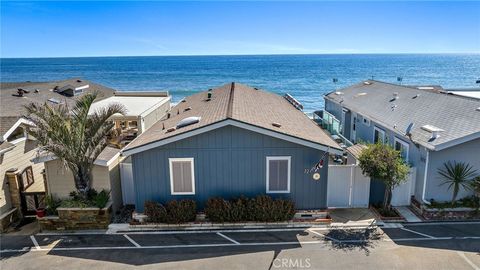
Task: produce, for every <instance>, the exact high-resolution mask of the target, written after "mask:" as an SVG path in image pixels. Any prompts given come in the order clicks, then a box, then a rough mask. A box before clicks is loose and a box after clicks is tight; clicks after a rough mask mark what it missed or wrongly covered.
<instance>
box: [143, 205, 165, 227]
mask: <svg viewBox="0 0 480 270" xmlns="http://www.w3.org/2000/svg"><path fill="white" fill-rule="evenodd" d="M144 214H145V215H147V216H148V221H150V222H154V223H163V222H166V220H167V210H166V209H165V207H164V206H163V205H162V204H160V203H157V202H154V201H145V204H144Z"/></svg>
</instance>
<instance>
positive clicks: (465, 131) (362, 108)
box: [325, 80, 480, 150]
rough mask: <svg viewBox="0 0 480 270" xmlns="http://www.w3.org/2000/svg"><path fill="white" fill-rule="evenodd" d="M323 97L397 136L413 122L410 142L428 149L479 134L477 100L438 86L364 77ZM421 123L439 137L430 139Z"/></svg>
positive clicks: (429, 134) (479, 121) (479, 124)
mask: <svg viewBox="0 0 480 270" xmlns="http://www.w3.org/2000/svg"><path fill="white" fill-rule="evenodd" d="M419 88H420V89H419ZM325 98H326V99H328V100H332V101H334V102H336V103H339V104H342V106H343V107H345V108H347V109H350V110H352V111H355V112H357V113H359V114H360V115H363V116H365V117H367V118H369V119H371V120H373V121H374V122H376V123H379V124H380V125H383V126H384V127H385V128H388V129H391V130H395V131H396V132H397V133H399V134H401V135H405V132H406V129H407V127H408V126H409V124H410V123H413V124H414V127H413V129H412V131H411V134H412V139H413V141H415V142H417V143H420V144H422V145H424V146H426V147H427V148H430V149H437V150H438V149H442V148H445V147H448V145H451V144H452V143H456V142H461V141H462V140H465V139H473V138H476V137H480V109H479V108H480V100H478V99H473V98H468V97H462V96H456V95H449V94H447V93H446V92H445V91H442V90H440V89H438V87H435V88H434V89H430V88H428V89H424V88H422V87H418V86H415V87H413V86H401V85H395V84H390V83H384V82H379V81H373V80H367V81H365V82H361V83H358V84H355V85H352V86H350V87H347V88H344V89H340V90H336V91H335V92H331V93H329V94H327V95H326V97H325ZM425 126H432V127H435V128H437V129H436V130H441V131H438V132H437V131H435V132H436V134H435V135H439V136H438V137H437V138H435V139H432V131H428V129H426V128H422V127H425Z"/></svg>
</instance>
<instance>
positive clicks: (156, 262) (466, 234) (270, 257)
mask: <svg viewBox="0 0 480 270" xmlns="http://www.w3.org/2000/svg"><path fill="white" fill-rule="evenodd" d="M0 240H1V243H0V245H1V257H2V259H1V262H2V269H36V267H38V265H39V263H41V264H42V265H43V266H45V267H47V269H64V267H65V263H68V265H69V266H71V267H74V268H72V269H83V268H91V269H105V268H109V269H138V268H142V267H145V268H149V267H152V266H156V267H161V268H166V269H169V268H172V269H178V268H182V269H212V268H215V269H230V268H233V269H344V268H346V267H349V268H351V267H352V266H355V268H356V269H371V268H373V267H380V268H381V269H404V268H411V269H425V268H434V269H480V268H479V267H480V253H479V252H480V223H479V222H470V223H443V224H415V225H404V226H402V225H398V226H391V227H389V228H382V229H380V228H356V229H353V228H338V229H331V228H330V229H327V228H312V229H307V230H305V229H293V228H292V229H273V230H263V229H259V230H218V231H197V232H193V231H184V232H165V231H163V232H162V231H159V232H126V233H118V234H102V233H90V234H37V235H15V236H10V235H2V236H1V239H0ZM219 267H220V268H219Z"/></svg>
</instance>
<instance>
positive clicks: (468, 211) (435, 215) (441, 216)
mask: <svg viewBox="0 0 480 270" xmlns="http://www.w3.org/2000/svg"><path fill="white" fill-rule="evenodd" d="M411 208H412V210H414V211H415V212H416V213H417V214H419V215H420V216H422V217H423V218H424V219H425V220H462V219H478V218H480V213H479V212H477V211H476V210H475V209H474V208H467V207H462V208H460V207H459V208H443V209H438V208H427V207H425V206H424V205H422V204H418V203H412V204H411Z"/></svg>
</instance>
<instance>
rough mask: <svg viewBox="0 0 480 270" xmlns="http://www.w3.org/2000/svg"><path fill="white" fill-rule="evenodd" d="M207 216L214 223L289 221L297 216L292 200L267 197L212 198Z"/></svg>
mask: <svg viewBox="0 0 480 270" xmlns="http://www.w3.org/2000/svg"><path fill="white" fill-rule="evenodd" d="M205 214H206V217H207V218H208V219H209V220H210V221H212V222H239V221H260V222H274V221H287V220H291V219H292V218H293V216H294V215H295V205H294V203H293V201H291V200H288V199H276V200H273V199H272V197H270V196H267V195H260V196H257V197H256V198H250V199H249V198H245V197H240V198H237V199H233V200H229V201H227V200H225V199H223V198H211V199H209V200H208V201H207V203H206V205H205Z"/></svg>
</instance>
